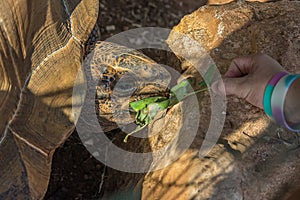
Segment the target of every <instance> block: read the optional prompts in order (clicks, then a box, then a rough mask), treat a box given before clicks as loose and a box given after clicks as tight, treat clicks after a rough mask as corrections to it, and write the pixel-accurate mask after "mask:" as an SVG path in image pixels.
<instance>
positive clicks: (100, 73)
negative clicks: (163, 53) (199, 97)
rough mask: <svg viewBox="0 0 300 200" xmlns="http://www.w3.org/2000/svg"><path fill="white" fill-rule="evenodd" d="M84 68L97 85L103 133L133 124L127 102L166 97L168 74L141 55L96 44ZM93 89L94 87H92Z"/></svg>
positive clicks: (169, 77) (105, 44)
mask: <svg viewBox="0 0 300 200" xmlns="http://www.w3.org/2000/svg"><path fill="white" fill-rule="evenodd" d="M84 68H85V70H87V72H88V73H87V74H89V72H90V74H91V77H92V78H90V79H89V78H87V80H89V81H91V80H93V82H94V84H95V83H96V84H97V86H96V90H95V91H92V92H94V93H96V94H95V101H96V114H97V115H98V119H99V122H100V125H101V128H102V129H103V130H104V131H110V130H113V129H116V128H122V127H123V126H125V125H128V124H130V123H132V122H134V113H132V112H130V107H129V102H132V101H135V100H139V99H143V98H146V97H149V96H167V92H168V86H169V83H170V81H171V75H170V73H169V72H168V71H167V70H166V69H165V68H164V67H162V66H161V65H159V64H157V63H155V62H154V61H153V60H151V59H150V58H148V57H147V56H145V55H143V54H142V53H140V52H138V51H136V50H133V49H129V48H126V47H123V46H119V45H117V44H113V43H108V42H98V43H96V45H95V48H94V50H93V51H92V52H91V53H90V54H89V55H88V56H87V57H86V58H85V61H84ZM92 89H94V88H92Z"/></svg>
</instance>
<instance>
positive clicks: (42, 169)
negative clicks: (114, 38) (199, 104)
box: [0, 0, 170, 199]
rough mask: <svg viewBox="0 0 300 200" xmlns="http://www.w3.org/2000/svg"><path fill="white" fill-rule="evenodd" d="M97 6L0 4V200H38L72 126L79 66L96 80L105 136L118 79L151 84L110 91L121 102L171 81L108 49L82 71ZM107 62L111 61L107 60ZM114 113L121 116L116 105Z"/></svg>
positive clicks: (141, 60)
mask: <svg viewBox="0 0 300 200" xmlns="http://www.w3.org/2000/svg"><path fill="white" fill-rule="evenodd" d="M98 4H99V2H98V1H97V0H75V1H71V0H52V1H47V0H39V1H31V0H17V1H16V0H7V1H1V2H0V45H1V49H0V58H1V59H0V80H1V81H0V112H1V115H0V116H1V120H0V121H1V123H0V152H1V153H0V170H1V173H0V199H42V198H43V196H44V195H45V192H46V189H47V186H48V182H49V176H50V172H51V163H52V156H53V153H54V151H55V149H56V148H57V147H58V146H60V145H61V144H62V143H63V142H64V141H65V140H66V139H67V138H68V136H69V135H70V134H71V133H72V131H73V130H74V127H75V123H76V119H75V118H74V116H73V115H72V98H73V100H74V97H72V92H73V87H74V81H75V79H76V77H77V74H78V71H79V70H80V69H81V67H82V66H87V65H88V66H89V67H91V69H92V71H91V72H92V76H98V77H99V78H100V82H99V84H98V86H97V94H96V97H97V101H96V108H98V109H97V110H98V114H99V119H100V121H101V119H103V122H104V123H103V125H104V127H106V128H107V130H112V129H114V128H116V127H115V126H113V125H112V124H113V123H114V122H116V121H113V119H112V118H111V116H112V111H111V110H110V106H109V105H110V103H111V102H110V101H109V100H108V99H109V98H108V97H109V96H110V95H111V94H110V91H111V89H112V88H111V87H112V86H113V84H114V83H115V82H116V81H117V80H118V79H120V78H121V77H122V76H123V75H124V74H131V75H132V76H131V77H135V75H136V74H137V73H138V74H139V76H141V77H143V78H146V79H149V80H151V81H150V84H144V85H143V84H140V83H139V81H136V80H140V79H135V78H133V79H134V80H135V82H133V79H130V78H129V79H128V85H126V84H125V85H123V86H124V87H120V88H119V89H120V90H119V91H117V93H119V94H120V96H122V94H124V93H125V94H126V92H128V91H129V92H132V93H133V94H137V93H145V95H147V94H148V95H150V94H151V92H150V93H149V91H155V92H162V91H163V90H165V89H166V86H167V82H168V80H169V78H170V77H169V74H168V72H167V71H166V70H163V71H159V70H158V65H157V64H156V63H155V62H154V61H152V60H151V59H149V58H148V57H146V56H144V55H143V54H141V53H138V52H137V51H131V50H126V48H125V47H120V46H117V45H115V44H110V43H105V42H98V43H97V44H96V45H95V47H94V49H95V51H94V52H95V53H93V54H91V55H90V56H89V55H88V56H87V59H88V62H85V63H86V64H85V65H82V63H83V58H84V56H86V55H85V54H86V53H85V51H84V49H85V48H84V46H85V44H86V41H87V40H88V38H89V35H90V34H91V32H92V29H93V27H94V26H95V24H96V20H97V16H98V7H99V5H98ZM124 52H125V53H124ZM107 55H113V56H110V59H106V58H107ZM141 77H140V78H141ZM155 79H159V80H164V81H157V80H155ZM151 83H153V84H151ZM154 83H155V84H154ZM159 83H161V84H159ZM132 84H135V86H137V87H133V86H132ZM162 86H163V87H162ZM132 88H135V89H134V91H133V90H132ZM147 88H148V89H147ZM133 96H134V95H133ZM120 105H122V104H120ZM99 108H100V109H99ZM115 110H118V111H119V113H121V114H122V106H121V107H118V108H117V109H115ZM101 113H102V114H101ZM121 114H120V115H121ZM120 119H123V121H122V120H121V121H119V122H120V123H121V124H122V123H123V124H126V123H129V122H127V121H126V120H125V119H126V117H121V118H117V120H120ZM117 122H118V121H117Z"/></svg>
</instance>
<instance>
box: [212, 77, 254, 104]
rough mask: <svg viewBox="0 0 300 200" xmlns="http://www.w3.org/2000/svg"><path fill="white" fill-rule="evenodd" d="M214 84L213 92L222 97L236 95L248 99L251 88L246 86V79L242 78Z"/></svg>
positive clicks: (226, 79)
mask: <svg viewBox="0 0 300 200" xmlns="http://www.w3.org/2000/svg"><path fill="white" fill-rule="evenodd" d="M223 83H224V84H222V80H220V81H217V82H215V83H213V84H212V86H211V88H212V90H213V92H215V93H217V94H220V95H236V96H238V97H240V98H244V99H246V98H247V96H248V95H249V93H250V88H249V87H247V85H246V77H241V78H224V79H223Z"/></svg>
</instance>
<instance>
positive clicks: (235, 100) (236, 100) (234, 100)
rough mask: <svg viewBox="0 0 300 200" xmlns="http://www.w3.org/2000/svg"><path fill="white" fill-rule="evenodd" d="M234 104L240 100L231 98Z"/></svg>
mask: <svg viewBox="0 0 300 200" xmlns="http://www.w3.org/2000/svg"><path fill="white" fill-rule="evenodd" d="M232 101H233V102H234V103H239V102H240V100H239V99H238V98H233V100H232Z"/></svg>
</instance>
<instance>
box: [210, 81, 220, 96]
mask: <svg viewBox="0 0 300 200" xmlns="http://www.w3.org/2000/svg"><path fill="white" fill-rule="evenodd" d="M219 85H220V81H216V82H214V83H213V84H212V85H211V89H212V91H213V92H214V93H216V94H220V90H219Z"/></svg>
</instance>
